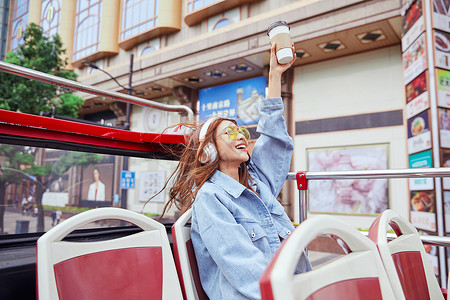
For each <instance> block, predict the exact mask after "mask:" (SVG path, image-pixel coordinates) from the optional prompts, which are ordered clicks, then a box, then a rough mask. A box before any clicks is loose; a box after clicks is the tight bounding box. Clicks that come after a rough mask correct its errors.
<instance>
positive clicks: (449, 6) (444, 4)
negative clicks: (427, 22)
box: [433, 0, 450, 32]
mask: <svg viewBox="0 0 450 300" xmlns="http://www.w3.org/2000/svg"><path fill="white" fill-rule="evenodd" d="M449 10H450V1H448V0H433V27H434V28H436V29H439V30H442V31H446V32H450V11H449Z"/></svg>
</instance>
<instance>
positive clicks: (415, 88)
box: [405, 72, 427, 103]
mask: <svg viewBox="0 0 450 300" xmlns="http://www.w3.org/2000/svg"><path fill="white" fill-rule="evenodd" d="M426 91H427V72H423V73H422V74H420V75H419V76H417V77H416V78H415V79H414V80H413V81H411V82H410V83H408V84H407V85H406V86H405V94H406V103H408V102H410V101H412V100H414V99H415V98H416V97H418V96H419V95H421V94H422V93H424V92H426Z"/></svg>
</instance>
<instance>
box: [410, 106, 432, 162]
mask: <svg viewBox="0 0 450 300" xmlns="http://www.w3.org/2000/svg"><path fill="white" fill-rule="evenodd" d="M430 148H431V132H430V127H429V119H428V111H424V112H422V113H420V114H418V115H417V116H415V117H414V118H411V119H409V120H408V154H412V153H416V152H420V151H423V150H427V149H430Z"/></svg>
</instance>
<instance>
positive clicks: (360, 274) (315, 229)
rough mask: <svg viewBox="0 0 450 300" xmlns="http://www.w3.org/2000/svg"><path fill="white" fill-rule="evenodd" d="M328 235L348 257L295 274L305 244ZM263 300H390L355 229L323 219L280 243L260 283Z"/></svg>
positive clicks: (379, 268)
mask: <svg viewBox="0 0 450 300" xmlns="http://www.w3.org/2000/svg"><path fill="white" fill-rule="evenodd" d="M324 234H326V235H331V236H332V237H333V238H335V239H340V240H341V241H342V242H343V243H345V244H346V246H347V248H346V249H347V252H346V253H347V254H346V255H344V256H342V257H339V258H337V259H335V260H333V261H330V262H328V263H327V264H325V265H322V266H320V267H317V268H315V269H313V270H312V271H309V272H305V273H301V274H294V272H295V268H296V265H297V263H298V261H299V259H300V256H301V255H302V253H303V249H305V248H306V247H307V246H308V244H309V243H310V242H311V241H312V240H313V239H315V238H316V237H318V236H320V235H324ZM260 287H261V296H262V300H293V299H308V300H332V299H352V300H357V299H364V300H368V299H369V300H374V299H385V300H386V299H395V298H394V294H393V291H392V288H391V286H390V283H389V280H388V277H387V275H386V271H385V270H384V268H383V264H382V262H381V259H380V256H379V254H378V251H377V249H376V247H375V245H374V244H373V243H372V242H371V241H370V240H369V239H368V238H367V237H365V236H363V235H362V234H361V233H359V232H358V231H357V230H356V229H354V228H352V227H350V226H349V225H347V224H345V223H344V222H342V221H340V220H338V219H336V218H333V217H331V216H327V215H318V216H315V217H312V218H310V219H307V220H306V221H304V222H303V223H301V224H300V225H299V226H298V227H297V228H296V229H295V230H294V231H293V232H292V233H291V235H290V236H289V237H288V238H287V239H286V240H285V241H284V242H283V244H282V245H281V247H280V249H278V251H277V253H276V254H275V256H274V257H273V259H272V261H271V262H270V264H269V266H268V267H267V269H266V271H265V272H264V274H263V275H262V277H261V279H260Z"/></svg>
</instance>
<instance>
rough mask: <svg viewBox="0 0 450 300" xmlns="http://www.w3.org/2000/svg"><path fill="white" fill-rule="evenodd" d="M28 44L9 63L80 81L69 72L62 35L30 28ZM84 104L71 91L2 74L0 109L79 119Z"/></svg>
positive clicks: (8, 56)
mask: <svg viewBox="0 0 450 300" xmlns="http://www.w3.org/2000/svg"><path fill="white" fill-rule="evenodd" d="M23 36H24V43H23V44H22V45H20V47H19V48H18V50H17V52H12V51H10V52H8V54H7V56H6V59H5V61H6V62H9V63H12V64H15V65H19V66H22V67H26V68H29V69H33V70H37V71H40V72H44V73H47V74H51V75H55V76H58V77H63V78H66V79H70V80H76V78H77V74H76V73H75V72H72V71H68V70H66V69H65V68H66V67H67V59H65V60H63V59H62V55H63V54H64V53H65V52H66V50H65V49H63V45H62V42H61V39H60V37H59V35H55V36H53V37H48V36H46V35H45V34H44V33H43V31H42V28H41V27H40V26H38V25H36V24H33V23H31V24H29V26H28V27H27V29H26V30H25V31H24V35H23ZM83 102H84V100H83V99H82V98H80V97H77V96H75V95H73V94H72V93H71V92H70V91H69V90H68V89H65V88H62V87H58V86H56V85H51V84H47V83H43V82H40V81H36V80H31V79H27V78H23V77H19V76H16V75H12V74H7V73H3V72H0V108H1V109H7V110H12V111H20V112H23V113H30V114H35V115H39V114H40V112H41V111H43V112H50V111H52V110H53V109H55V113H56V114H59V115H65V116H68V117H77V116H78V112H79V109H80V107H81V105H82V104H83Z"/></svg>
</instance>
